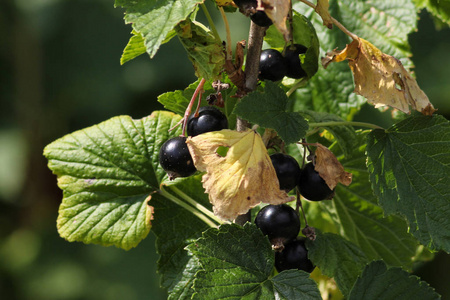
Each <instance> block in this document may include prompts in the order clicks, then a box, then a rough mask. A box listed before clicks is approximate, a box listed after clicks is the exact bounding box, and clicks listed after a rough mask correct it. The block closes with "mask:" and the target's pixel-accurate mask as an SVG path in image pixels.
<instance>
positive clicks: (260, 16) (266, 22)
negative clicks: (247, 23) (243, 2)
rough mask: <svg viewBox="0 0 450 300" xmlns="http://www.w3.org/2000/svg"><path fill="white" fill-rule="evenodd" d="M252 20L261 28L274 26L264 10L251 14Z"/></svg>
mask: <svg viewBox="0 0 450 300" xmlns="http://www.w3.org/2000/svg"><path fill="white" fill-rule="evenodd" d="M250 19H251V20H252V21H253V23H255V24H256V25H258V26H260V27H269V26H270V25H272V24H273V22H272V20H271V19H270V18H269V17H268V16H267V14H266V13H265V12H263V11H262V10H258V11H256V12H255V13H254V14H251V15H250Z"/></svg>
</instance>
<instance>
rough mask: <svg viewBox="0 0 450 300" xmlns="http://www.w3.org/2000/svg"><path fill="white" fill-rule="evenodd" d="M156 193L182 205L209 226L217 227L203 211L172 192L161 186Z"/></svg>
mask: <svg viewBox="0 0 450 300" xmlns="http://www.w3.org/2000/svg"><path fill="white" fill-rule="evenodd" d="M158 193H159V194H160V195H161V196H163V197H165V198H166V199H168V200H170V201H172V202H173V203H175V204H177V205H179V206H181V207H183V208H184V209H186V210H188V211H189V212H191V213H193V214H194V215H195V216H196V217H197V218H199V219H200V220H202V221H203V222H205V223H206V224H207V225H208V226H210V227H211V228H217V224H216V223H214V222H213V221H212V220H211V219H209V218H208V217H207V216H205V215H204V214H203V213H201V212H200V211H199V210H197V209H196V208H195V207H193V206H191V205H189V204H187V203H185V202H183V201H182V200H180V199H178V198H177V197H175V196H173V195H172V194H170V193H168V192H167V191H166V190H164V188H163V187H161V189H160V190H159V191H158Z"/></svg>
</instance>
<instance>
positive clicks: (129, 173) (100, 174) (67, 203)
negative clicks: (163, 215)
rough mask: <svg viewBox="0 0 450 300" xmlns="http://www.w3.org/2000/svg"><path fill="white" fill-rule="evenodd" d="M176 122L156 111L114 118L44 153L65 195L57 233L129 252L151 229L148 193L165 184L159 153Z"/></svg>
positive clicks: (87, 129)
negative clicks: (144, 115) (141, 115)
mask: <svg viewBox="0 0 450 300" xmlns="http://www.w3.org/2000/svg"><path fill="white" fill-rule="evenodd" d="M178 120H179V117H178V116H176V115H174V114H172V113H169V112H154V113H153V114H152V115H150V116H149V117H146V118H143V119H140V120H133V119H131V118H130V117H127V116H121V117H115V118H112V119H110V120H108V121H105V122H103V123H100V124H98V125H95V126H92V127H89V128H86V129H83V130H79V131H76V132H74V133H72V134H69V135H66V136H65V137H62V138H61V139H59V140H57V141H55V142H53V143H51V144H50V145H48V146H47V147H46V148H45V150H44V155H45V156H46V157H47V159H48V161H49V163H48V166H49V168H50V169H51V170H52V171H53V173H54V174H55V175H57V177H58V186H59V187H60V188H61V189H62V190H63V192H64V198H63V202H62V204H61V206H60V209H59V217H58V231H59V233H60V235H61V236H62V237H64V238H66V239H67V240H69V241H82V242H84V243H94V244H101V245H104V246H109V245H115V246H117V247H120V248H124V249H130V248H132V247H135V246H137V244H138V243H139V242H140V241H141V240H142V239H143V238H145V237H146V236H147V234H148V232H149V230H150V228H151V223H150V220H151V210H150V208H149V206H148V205H147V201H148V200H150V198H151V197H150V196H149V194H150V193H151V192H153V191H155V190H157V189H158V188H159V185H160V183H162V182H164V181H165V180H166V179H167V175H166V174H165V172H164V170H162V168H161V167H160V166H159V164H158V154H159V148H160V147H161V145H162V143H163V142H164V141H165V140H166V139H168V137H169V136H175V135H176V133H179V131H176V132H172V133H171V134H170V135H169V132H168V129H169V128H171V127H173V126H174V125H175V124H176V123H177V122H178Z"/></svg>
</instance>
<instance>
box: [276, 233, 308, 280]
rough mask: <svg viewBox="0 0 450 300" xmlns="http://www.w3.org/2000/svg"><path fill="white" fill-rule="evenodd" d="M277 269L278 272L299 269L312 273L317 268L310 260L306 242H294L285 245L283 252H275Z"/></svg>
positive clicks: (302, 240)
mask: <svg viewBox="0 0 450 300" xmlns="http://www.w3.org/2000/svg"><path fill="white" fill-rule="evenodd" d="M275 268H276V269H277V271H278V272H281V271H284V270H289V269H297V270H303V271H305V272H308V273H311V272H312V271H313V270H314V268H315V267H314V265H313V263H312V262H311V261H310V260H309V258H308V250H307V249H306V246H305V240H304V239H297V240H293V241H291V242H289V243H287V244H285V245H284V249H283V251H281V252H275Z"/></svg>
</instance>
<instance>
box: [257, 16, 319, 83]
mask: <svg viewBox="0 0 450 300" xmlns="http://www.w3.org/2000/svg"><path fill="white" fill-rule="evenodd" d="M293 27H294V31H293V32H294V34H293V38H294V43H295V44H301V45H303V46H305V47H307V48H308V50H307V51H306V53H305V58H304V62H303V63H302V68H303V70H305V72H306V74H307V75H308V78H311V77H313V76H314V74H316V72H317V70H318V68H319V49H320V48H319V40H318V38H317V34H316V30H315V28H314V26H313V25H312V24H311V22H310V21H309V19H308V18H306V17H305V16H303V15H301V14H299V13H297V12H295V11H294V16H293ZM264 40H265V41H266V42H267V44H269V45H270V47H271V48H273V49H277V50H279V51H282V50H283V48H284V46H285V44H286V42H285V41H284V38H283V35H282V34H281V33H280V32H279V31H278V30H277V29H276V28H275V26H270V27H269V28H268V29H267V31H266V35H265V37H264Z"/></svg>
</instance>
